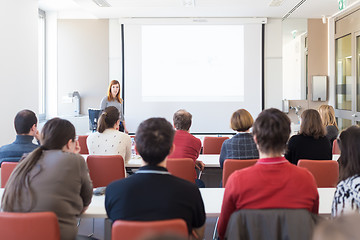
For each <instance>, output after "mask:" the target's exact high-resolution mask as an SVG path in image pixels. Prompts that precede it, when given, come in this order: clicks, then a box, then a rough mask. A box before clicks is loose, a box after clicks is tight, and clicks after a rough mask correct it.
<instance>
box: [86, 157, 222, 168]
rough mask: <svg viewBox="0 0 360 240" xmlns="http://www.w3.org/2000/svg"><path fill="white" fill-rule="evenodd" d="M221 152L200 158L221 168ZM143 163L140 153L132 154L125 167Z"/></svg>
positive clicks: (210, 165)
mask: <svg viewBox="0 0 360 240" xmlns="http://www.w3.org/2000/svg"><path fill="white" fill-rule="evenodd" d="M81 156H83V157H84V158H85V160H86V158H87V156H88V155H81ZM219 157H220V155H219V154H200V156H199V158H198V160H199V161H202V162H203V163H204V164H205V167H206V168H207V167H211V168H220V163H219ZM142 164H143V161H142V159H141V157H140V156H139V155H136V156H132V157H131V159H130V160H129V162H128V163H127V164H125V167H130V168H139V167H141V166H142Z"/></svg>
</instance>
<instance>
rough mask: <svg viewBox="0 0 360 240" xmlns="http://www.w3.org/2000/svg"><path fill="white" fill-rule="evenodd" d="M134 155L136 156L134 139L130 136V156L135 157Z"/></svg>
mask: <svg viewBox="0 0 360 240" xmlns="http://www.w3.org/2000/svg"><path fill="white" fill-rule="evenodd" d="M135 156H136V151H135V139H134V138H131V157H135Z"/></svg>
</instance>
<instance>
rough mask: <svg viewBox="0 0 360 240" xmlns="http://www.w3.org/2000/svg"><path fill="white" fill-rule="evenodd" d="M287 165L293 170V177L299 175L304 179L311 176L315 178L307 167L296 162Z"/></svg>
mask: <svg viewBox="0 0 360 240" xmlns="http://www.w3.org/2000/svg"><path fill="white" fill-rule="evenodd" d="M287 167H288V169H289V170H290V171H291V174H292V176H293V177H299V178H303V179H309V177H310V178H313V175H312V174H311V172H310V171H309V170H308V169H306V168H302V167H298V166H296V165H294V164H288V166H287Z"/></svg>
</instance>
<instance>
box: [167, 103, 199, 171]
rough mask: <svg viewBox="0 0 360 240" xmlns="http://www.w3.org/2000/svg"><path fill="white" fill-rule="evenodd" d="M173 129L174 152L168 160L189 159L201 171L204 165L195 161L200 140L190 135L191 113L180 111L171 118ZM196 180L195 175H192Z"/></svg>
mask: <svg viewBox="0 0 360 240" xmlns="http://www.w3.org/2000/svg"><path fill="white" fill-rule="evenodd" d="M173 121H174V127H175V129H176V132H175V137H174V145H175V150H174V152H173V153H172V154H171V155H170V156H169V158H191V159H192V160H194V162H195V166H196V168H198V169H199V170H203V169H204V166H205V164H204V163H203V162H202V161H198V160H196V159H197V158H198V157H199V154H200V150H201V141H200V139H198V138H196V137H194V136H193V135H191V134H190V132H189V131H190V127H191V121H192V115H191V113H189V112H187V111H186V110H184V109H180V110H178V111H177V112H175V113H174V116H173ZM194 177H195V178H196V173H194Z"/></svg>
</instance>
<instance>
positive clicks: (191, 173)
mask: <svg viewBox="0 0 360 240" xmlns="http://www.w3.org/2000/svg"><path fill="white" fill-rule="evenodd" d="M166 168H167V170H168V171H169V172H170V173H171V174H172V175H174V176H176V177H179V178H183V179H185V180H188V181H190V182H192V183H195V179H196V173H195V163H194V160H192V159H191V158H168V159H167V160H166Z"/></svg>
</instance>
